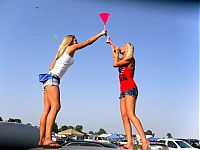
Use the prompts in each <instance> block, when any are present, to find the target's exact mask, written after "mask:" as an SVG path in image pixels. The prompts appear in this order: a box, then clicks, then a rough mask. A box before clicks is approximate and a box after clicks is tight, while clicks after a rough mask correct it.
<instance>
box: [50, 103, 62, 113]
mask: <svg viewBox="0 0 200 150" xmlns="http://www.w3.org/2000/svg"><path fill="white" fill-rule="evenodd" d="M60 108H61V105H60V104H55V105H53V106H52V107H51V109H52V110H54V111H55V112H58V111H59V110H60Z"/></svg>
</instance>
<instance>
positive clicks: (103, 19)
mask: <svg viewBox="0 0 200 150" xmlns="http://www.w3.org/2000/svg"><path fill="white" fill-rule="evenodd" d="M110 15H111V14H109V13H107V12H102V13H100V14H99V16H100V17H101V20H102V21H103V24H104V29H105V28H106V22H107V21H108V18H109V17H110Z"/></svg>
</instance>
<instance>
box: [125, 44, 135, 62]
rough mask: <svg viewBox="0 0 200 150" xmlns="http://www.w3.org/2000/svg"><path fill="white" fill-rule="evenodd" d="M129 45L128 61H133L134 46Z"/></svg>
mask: <svg viewBox="0 0 200 150" xmlns="http://www.w3.org/2000/svg"><path fill="white" fill-rule="evenodd" d="M127 44H128V45H129V47H128V49H127V52H126V56H125V57H126V59H131V58H133V54H134V46H133V45H132V44H130V43H127Z"/></svg>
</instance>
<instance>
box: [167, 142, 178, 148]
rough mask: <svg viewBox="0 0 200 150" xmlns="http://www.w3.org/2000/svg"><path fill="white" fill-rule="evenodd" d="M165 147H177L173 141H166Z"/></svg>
mask: <svg viewBox="0 0 200 150" xmlns="http://www.w3.org/2000/svg"><path fill="white" fill-rule="evenodd" d="M167 146H168V147H170V148H177V145H176V144H175V143H174V142H173V141H168V143H167Z"/></svg>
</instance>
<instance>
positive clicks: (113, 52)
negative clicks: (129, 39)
mask: <svg viewBox="0 0 200 150" xmlns="http://www.w3.org/2000/svg"><path fill="white" fill-rule="evenodd" d="M107 40H108V42H107V43H108V44H109V45H110V48H111V50H112V55H113V57H114V56H115V53H116V50H115V45H114V44H113V42H112V40H111V38H110V37H109V36H108V37H107Z"/></svg>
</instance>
